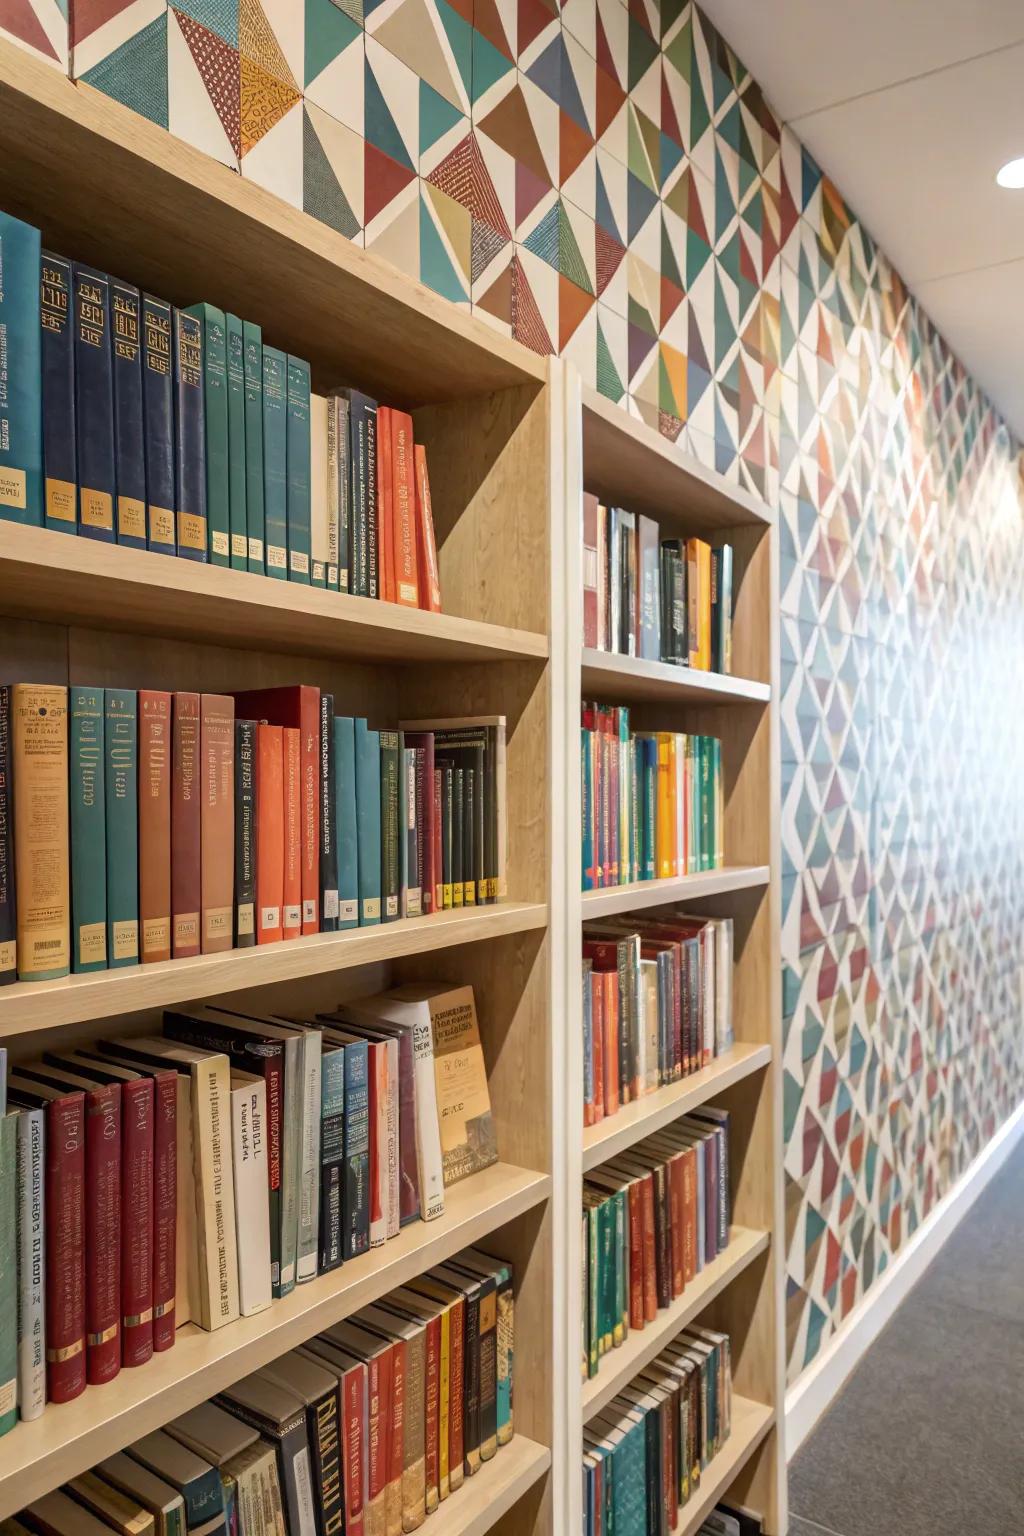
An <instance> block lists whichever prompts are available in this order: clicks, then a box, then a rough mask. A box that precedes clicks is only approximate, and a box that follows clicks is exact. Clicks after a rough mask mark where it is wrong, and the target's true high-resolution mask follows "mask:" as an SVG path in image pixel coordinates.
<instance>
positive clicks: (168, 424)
mask: <svg viewBox="0 0 1024 1536" xmlns="http://www.w3.org/2000/svg"><path fill="white" fill-rule="evenodd" d="M172 357H173V337H172V322H171V306H170V305H169V304H168V303H167V302H166V300H165V299H155V298H154V297H153V295H152V294H151V293H144V294H143V295H142V411H143V440H144V445H145V458H146V541H147V543H148V545H149V548H150V549H155V550H157V551H158V552H159V553H160V554H163V555H173V554H175V553H176V551H177V535H176V530H175V515H174V509H175V505H176V503H175V492H174V466H175V447H174V443H175V437H174V365H173V361H172Z"/></svg>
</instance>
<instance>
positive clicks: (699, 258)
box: [684, 229, 711, 288]
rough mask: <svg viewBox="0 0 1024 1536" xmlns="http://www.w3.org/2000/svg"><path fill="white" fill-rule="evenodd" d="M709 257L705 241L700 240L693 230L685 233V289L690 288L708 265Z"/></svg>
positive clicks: (708, 249)
mask: <svg viewBox="0 0 1024 1536" xmlns="http://www.w3.org/2000/svg"><path fill="white" fill-rule="evenodd" d="M710 255H711V247H710V245H708V243H707V241H706V240H702V239H701V237H700V235H698V234H697V233H696V232H695V231H694V230H692V229H688V230H687V231H686V283H685V285H684V286H685V287H687V288H692V287H693V284H694V283H695V282H696V280H697V278H698V276H699V275H700V273H701V272H702V271H703V270H704V268H705V267H706V266H707V264H708V258H709V257H710Z"/></svg>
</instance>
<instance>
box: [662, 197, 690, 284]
mask: <svg viewBox="0 0 1024 1536" xmlns="http://www.w3.org/2000/svg"><path fill="white" fill-rule="evenodd" d="M661 275H662V277H667V278H669V280H670V281H671V282H673V283H675V285H676V287H677V288H685V287H686V284H685V283H684V282H683V279H682V274H681V273H680V271H679V263H678V262H677V261H676V253H675V251H674V250H673V249H672V241H671V240H670V239H669V237H668V229H667V228H666V226H665V218H664V215H662V220H661Z"/></svg>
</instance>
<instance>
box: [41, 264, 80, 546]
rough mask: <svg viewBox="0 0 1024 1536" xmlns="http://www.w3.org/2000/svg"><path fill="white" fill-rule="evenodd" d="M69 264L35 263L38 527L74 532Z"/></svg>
mask: <svg viewBox="0 0 1024 1536" xmlns="http://www.w3.org/2000/svg"><path fill="white" fill-rule="evenodd" d="M71 284H72V278H71V263H70V261H65V259H64V257H63V256H55V255H54V254H53V252H52V251H43V253H42V255H41V256H40V259H39V317H40V320H41V322H42V336H43V484H44V493H45V501H44V507H43V525H44V527H46V528H56V529H57V530H58V531H59V532H61V533H77V532H78V466H77V464H76V461H75V328H74V322H73V320H72V305H71Z"/></svg>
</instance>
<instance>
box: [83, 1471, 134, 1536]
mask: <svg viewBox="0 0 1024 1536" xmlns="http://www.w3.org/2000/svg"><path fill="white" fill-rule="evenodd" d="M65 1487H66V1488H67V1491H68V1493H69V1494H71V1496H72V1497H73V1498H74V1500H75V1502H76V1503H77V1504H80V1505H82V1506H83V1507H84V1508H85V1509H87V1510H90V1511H91V1512H92V1514H94V1515H96V1516H97V1517H98V1518H99V1519H100V1520H102V1521H103V1525H104V1527H105V1528H108V1529H113V1530H115V1531H117V1532H118V1536H155V1532H156V1522H155V1520H154V1517H153V1515H152V1514H151V1513H150V1511H149V1510H148V1509H144V1508H143V1506H142V1505H141V1504H139V1503H138V1502H137V1501H136V1500H135V1499H132V1498H129V1496H128V1495H127V1494H124V1493H122V1492H121V1491H120V1489H118V1488H115V1487H114V1486H113V1485H112V1484H111V1483H106V1482H104V1480H103V1478H102V1477H99V1476H98V1475H97V1474H96V1473H95V1472H83V1473H82V1474H81V1476H80V1477H73V1478H71V1480H70V1481H69V1482H68V1483H66V1484H65Z"/></svg>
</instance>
